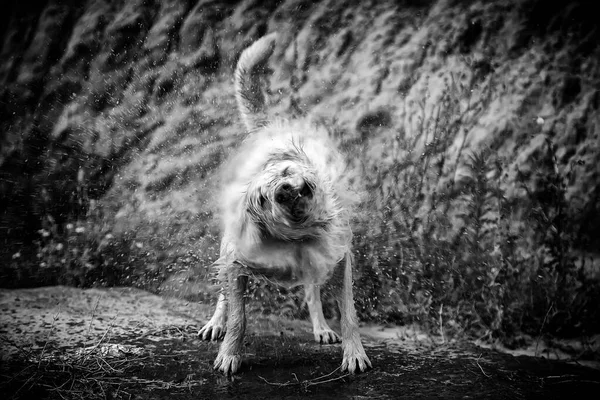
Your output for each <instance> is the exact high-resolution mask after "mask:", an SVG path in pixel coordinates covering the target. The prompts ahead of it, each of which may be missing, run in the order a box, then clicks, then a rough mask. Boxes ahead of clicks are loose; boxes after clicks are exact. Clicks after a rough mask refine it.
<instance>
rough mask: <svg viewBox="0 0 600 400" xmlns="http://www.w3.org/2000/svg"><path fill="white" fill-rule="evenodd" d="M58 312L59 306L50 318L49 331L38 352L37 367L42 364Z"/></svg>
mask: <svg viewBox="0 0 600 400" xmlns="http://www.w3.org/2000/svg"><path fill="white" fill-rule="evenodd" d="M59 314H60V307H59V309H58V311H57V312H56V314H55V315H54V318H53V319H52V325H51V326H50V332H48V337H47V338H46V341H45V342H44V347H43V348H42V352H41V353H40V359H39V361H38V368H40V365H41V364H42V360H43V358H44V353H45V352H46V346H47V345H48V342H49V341H50V336H51V335H52V331H53V330H54V324H55V323H56V321H57V320H58V315H59Z"/></svg>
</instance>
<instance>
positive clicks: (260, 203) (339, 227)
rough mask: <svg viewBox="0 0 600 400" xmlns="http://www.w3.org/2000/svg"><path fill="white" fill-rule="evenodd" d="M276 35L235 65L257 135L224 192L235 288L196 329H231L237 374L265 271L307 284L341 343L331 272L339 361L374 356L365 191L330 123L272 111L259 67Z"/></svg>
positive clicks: (224, 247)
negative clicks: (365, 308) (366, 282)
mask: <svg viewBox="0 0 600 400" xmlns="http://www.w3.org/2000/svg"><path fill="white" fill-rule="evenodd" d="M275 40H276V36H275V34H269V35H267V36H265V37H263V38H261V39H260V40H258V41H257V42H255V43H254V44H253V45H252V46H250V47H249V48H248V49H246V50H245V51H244V52H243V53H242V55H241V57H240V60H239V62H238V65H237V68H236V71H235V88H236V97H237V102H238V107H239V110H240V113H241V115H242V118H243V119H244V122H245V124H246V127H247V129H248V133H249V135H248V137H247V138H246V139H245V140H244V142H243V143H242V145H241V148H240V150H239V152H238V155H237V156H235V157H234V158H233V159H232V160H231V161H230V162H229V164H228V167H226V169H225V171H224V176H223V180H224V186H225V187H224V193H223V195H222V196H220V197H219V198H220V199H222V220H223V239H222V242H221V250H220V257H219V260H218V261H217V263H216V264H217V266H218V268H219V270H220V271H219V275H220V277H221V280H222V281H223V284H224V285H223V286H224V287H226V288H227V289H223V290H222V291H221V293H220V295H219V299H218V302H217V307H216V310H215V313H214V315H213V317H212V318H211V319H210V321H209V322H208V323H207V324H206V325H205V326H204V327H203V328H202V329H201V330H200V331H199V332H198V335H199V336H200V337H201V338H202V339H204V340H218V339H220V338H221V337H222V336H223V335H224V336H225V337H224V339H223V343H222V344H221V347H220V349H219V354H218V355H217V359H216V360H215V363H214V368H215V369H217V370H220V371H222V372H224V373H225V374H231V373H235V372H236V371H237V370H238V369H239V368H240V365H241V353H242V344H243V339H244V331H245V328H246V316H245V311H244V292H245V289H246V284H247V281H248V277H249V276H263V277H266V278H267V279H270V280H275V281H277V282H278V283H281V284H287V285H289V286H294V285H299V284H302V285H304V287H305V296H306V302H307V303H308V308H309V311H310V316H311V320H312V323H313V332H314V336H315V340H316V341H317V342H320V343H333V342H338V341H339V340H340V338H339V336H338V335H337V334H336V333H335V332H333V331H332V330H331V328H330V327H329V326H328V325H327V322H326V321H325V318H324V316H323V310H322V304H321V298H320V297H321V296H320V289H319V285H322V284H324V283H325V282H326V281H327V280H329V279H331V282H332V283H333V285H332V286H333V287H334V289H335V292H336V298H337V301H338V305H339V308H340V315H341V328H342V338H341V341H342V348H343V361H342V367H341V369H342V370H343V371H346V370H347V371H349V372H350V373H354V372H356V371H364V370H366V369H367V368H368V367H370V366H371V362H370V361H369V358H368V357H367V355H366V354H365V351H364V349H363V346H362V343H361V340H360V336H359V333H358V325H357V317H356V311H355V308H354V299H353V297H352V265H351V262H352V256H351V251H350V245H351V238H352V232H351V230H350V225H349V219H350V214H351V210H352V206H353V205H354V203H356V200H357V197H358V196H357V195H356V193H353V192H352V191H350V190H349V183H348V177H347V176H346V175H347V174H345V169H346V162H345V161H344V158H343V157H342V156H341V154H340V153H339V152H338V151H337V150H336V148H335V146H334V144H333V142H332V141H331V140H330V139H329V138H328V133H327V131H326V130H324V129H323V128H320V127H317V126H316V125H314V124H311V123H310V122H309V121H306V120H295V121H287V120H284V119H276V120H273V121H269V120H268V118H267V117H266V112H265V100H264V96H263V93H262V90H261V85H260V74H261V72H262V71H263V70H264V67H265V65H266V63H267V60H268V59H269V57H270V56H271V54H272V52H273V50H274V47H275ZM263 73H264V72H263ZM226 314H228V315H226ZM225 324H227V325H226V326H225Z"/></svg>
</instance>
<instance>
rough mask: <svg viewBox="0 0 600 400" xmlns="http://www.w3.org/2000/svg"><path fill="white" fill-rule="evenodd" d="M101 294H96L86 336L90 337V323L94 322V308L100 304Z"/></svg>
mask: <svg viewBox="0 0 600 400" xmlns="http://www.w3.org/2000/svg"><path fill="white" fill-rule="evenodd" d="M101 297H102V296H98V298H97V299H96V305H95V306H94V309H93V310H92V318H90V324H89V325H88V330H87V332H86V333H85V336H86V337H87V338H89V337H90V331H91V330H92V324H93V323H94V317H95V316H96V310H97V309H98V305H99V304H100V298H101Z"/></svg>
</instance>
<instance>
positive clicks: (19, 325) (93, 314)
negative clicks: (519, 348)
mask: <svg viewBox="0 0 600 400" xmlns="http://www.w3.org/2000/svg"><path fill="white" fill-rule="evenodd" d="M17 299H18V300H17ZM16 304H18V305H16ZM86 304H87V305H86ZM59 309H60V310H59ZM0 310H1V314H0V317H1V321H0V327H1V328H0V339H1V340H0V349H1V350H2V365H1V367H0V370H1V376H0V390H2V392H3V393H5V394H8V395H9V396H8V397H9V398H32V397H35V398H45V397H50V398H93V397H95V398H111V399H161V398H170V399H220V398H223V399H239V398H242V399H244V398H247V399H274V398H277V399H280V398H282V399H296V398H317V399H319V398H322V399H330V398H336V399H362V398H373V399H403V398H406V399H415V398H444V399H446V398H448V399H454V398H461V399H538V398H539V399H563V398H570V399H585V398H590V399H591V398H594V399H595V398H597V394H598V392H599V391H600V372H599V371H598V370H596V369H592V368H586V367H583V366H577V365H573V364H569V363H565V362H561V361H550V360H546V359H542V358H534V357H526V356H520V357H514V356H511V355H507V354H502V353H499V352H496V351H493V350H486V349H481V348H480V347H476V346H474V345H473V344H470V343H468V342H458V343H453V344H450V345H448V344H435V343H433V342H432V341H419V340H416V339H411V338H410V337H399V336H398V337H397V338H395V339H389V338H388V339H381V337H379V338H378V337H376V336H377V335H374V334H373V335H371V334H369V332H366V333H364V332H363V336H365V340H364V341H365V345H366V346H365V347H366V350H367V352H368V355H369V357H370V359H371V361H372V362H373V365H374V368H373V369H372V370H370V371H368V372H366V373H363V374H359V375H356V376H348V375H346V374H342V373H340V372H339V370H338V366H339V364H340V362H341V357H342V355H341V348H340V346H339V345H319V344H317V343H314V341H313V339H312V334H311V333H310V331H309V325H308V324H307V323H305V322H298V321H280V320H277V319H274V318H267V317H265V318H254V317H253V318H250V321H249V323H250V333H249V334H248V335H247V340H246V346H245V356H244V360H245V362H244V365H243V367H242V370H241V371H240V373H239V374H238V375H236V376H234V377H233V378H230V377H225V376H222V375H220V374H218V373H216V372H214V371H213V370H212V362H213V360H214V358H215V356H216V354H217V350H218V344H216V343H207V342H203V341H200V340H198V339H197V337H196V332H197V330H198V328H199V327H200V324H201V321H203V320H204V318H206V316H207V314H208V312H209V310H208V308H207V307H205V306H202V305H197V304H189V303H185V302H183V301H181V300H173V299H172V300H165V299H162V298H160V297H158V296H154V295H151V294H148V293H146V292H142V291H135V290H131V289H121V290H112V291H104V290H97V289H94V290H92V291H80V290H77V289H71V288H43V289H33V290H31V291H23V290H22V291H5V290H3V291H1V292H0ZM50 311H52V312H50ZM55 311H56V313H54V312H55ZM46 319H47V320H46ZM19 321H20V322H19ZM194 321H195V322H194ZM334 329H336V328H335V324H334ZM371 331H372V330H371Z"/></svg>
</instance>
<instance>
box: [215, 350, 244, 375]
mask: <svg viewBox="0 0 600 400" xmlns="http://www.w3.org/2000/svg"><path fill="white" fill-rule="evenodd" d="M241 365H242V357H241V356H240V355H224V354H219V355H217V359H216V360H215V363H214V365H213V368H214V369H216V370H218V371H221V372H223V373H224V374H225V375H232V374H235V373H236V372H237V371H238V370H239V369H240V367H241Z"/></svg>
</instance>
